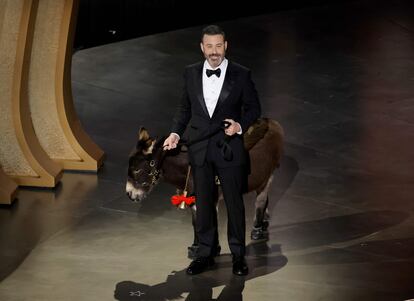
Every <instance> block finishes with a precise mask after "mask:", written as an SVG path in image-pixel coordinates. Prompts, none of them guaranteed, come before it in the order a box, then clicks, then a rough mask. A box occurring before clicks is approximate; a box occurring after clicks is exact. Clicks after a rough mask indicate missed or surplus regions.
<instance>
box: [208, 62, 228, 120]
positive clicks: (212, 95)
mask: <svg viewBox="0 0 414 301" xmlns="http://www.w3.org/2000/svg"><path fill="white" fill-rule="evenodd" d="M227 65H228V61H227V59H226V58H224V60H223V61H222V62H221V64H220V65H219V66H218V67H216V68H212V67H211V66H210V64H209V63H208V61H207V60H205V61H204V66H203V95H204V101H205V102H206V107H207V110H208V114H209V115H210V118H211V116H213V112H214V109H215V108H216V105H217V101H218V99H219V96H220V92H221V88H222V87H223V83H224V78H225V77H226V70H227ZM218 68H220V69H221V74H220V77H217V75H215V74H213V75H212V76H210V77H208V76H207V74H206V70H207V69H212V70H216V69H218Z"/></svg>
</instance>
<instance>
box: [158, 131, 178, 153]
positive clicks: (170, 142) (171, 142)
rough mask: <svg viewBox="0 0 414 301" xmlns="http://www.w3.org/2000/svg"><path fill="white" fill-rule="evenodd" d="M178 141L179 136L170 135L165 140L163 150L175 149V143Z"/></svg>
mask: <svg viewBox="0 0 414 301" xmlns="http://www.w3.org/2000/svg"><path fill="white" fill-rule="evenodd" d="M179 140H180V136H178V135H177V134H175V133H171V134H170V136H168V138H167V139H165V141H164V144H163V146H162V147H163V148H164V150H170V149H173V148H176V147H177V143H178V141H179Z"/></svg>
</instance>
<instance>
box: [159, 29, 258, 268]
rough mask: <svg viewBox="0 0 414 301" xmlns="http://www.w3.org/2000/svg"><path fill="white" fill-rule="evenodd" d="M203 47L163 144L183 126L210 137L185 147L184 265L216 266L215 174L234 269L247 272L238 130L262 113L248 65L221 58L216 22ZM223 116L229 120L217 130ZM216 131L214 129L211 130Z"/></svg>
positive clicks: (244, 156) (171, 143)
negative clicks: (192, 230) (189, 210)
mask: <svg viewBox="0 0 414 301" xmlns="http://www.w3.org/2000/svg"><path fill="white" fill-rule="evenodd" d="M200 46H201V51H202V52H203V54H204V57H205V61H204V62H199V63H196V64H193V65H189V66H187V67H186V68H185V73H184V80H185V87H184V93H183V97H182V100H181V103H180V105H179V106H178V108H177V112H176V114H175V117H174V120H173V126H172V130H171V134H170V135H169V137H168V138H167V139H166V140H165V141H164V148H165V149H172V148H175V147H176V146H177V143H178V141H179V139H180V136H182V134H183V133H184V131H185V129H186V128H187V125H188V124H189V125H190V127H189V129H188V136H189V140H190V141H191V140H193V141H194V140H196V139H197V138H201V137H208V138H207V139H205V140H202V141H200V142H197V143H194V144H193V145H191V146H190V147H189V159H190V164H191V166H192V170H193V180H194V186H195V195H196V206H197V210H196V212H197V213H196V214H197V216H196V231H197V235H198V239H199V249H198V256H197V258H196V259H195V260H194V261H193V262H191V264H190V265H189V267H188V268H187V273H188V274H190V275H194V274H198V273H201V272H203V271H204V270H206V269H207V268H209V267H210V266H212V265H214V258H213V257H214V253H215V247H217V244H218V235H217V216H216V209H215V205H214V194H215V189H216V188H215V176H216V175H217V176H218V178H219V180H220V184H221V188H222V191H223V196H224V200H225V203H226V207H227V212H228V223H227V238H228V243H229V247H230V250H231V253H232V255H233V273H234V274H236V275H246V274H247V273H248V267H247V264H246V261H245V258H244V256H245V244H246V243H245V231H246V225H245V210H244V203H243V192H244V190H245V189H246V185H247V173H248V163H249V158H248V156H249V155H248V152H247V151H246V150H245V148H244V144H243V136H242V133H243V132H245V131H246V130H247V129H248V127H249V126H250V125H251V124H252V123H253V122H254V121H255V120H256V119H257V118H259V117H260V114H261V108H260V102H259V99H258V96H257V91H256V89H255V87H254V83H253V81H252V80H251V76H250V70H249V69H247V68H246V67H243V66H241V65H239V64H237V63H235V62H232V61H229V60H227V59H226V58H225V52H226V49H227V41H226V38H225V33H224V32H223V30H222V29H221V28H220V27H218V26H217V25H210V26H207V27H205V28H204V29H203V31H202V36H201V43H200ZM223 121H227V122H228V123H229V124H230V125H229V126H228V127H227V128H226V129H224V130H219V131H217V129H218V128H220V126H221V124H222V122H223ZM214 132H216V134H214V135H211V134H212V133H214Z"/></svg>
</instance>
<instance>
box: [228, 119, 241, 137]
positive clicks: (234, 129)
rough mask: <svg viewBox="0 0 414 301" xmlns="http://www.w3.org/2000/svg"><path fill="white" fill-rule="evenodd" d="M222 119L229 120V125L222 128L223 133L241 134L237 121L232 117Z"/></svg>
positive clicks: (230, 134) (229, 134)
mask: <svg viewBox="0 0 414 301" xmlns="http://www.w3.org/2000/svg"><path fill="white" fill-rule="evenodd" d="M224 121H227V122H230V125H229V126H228V127H227V128H226V129H224V133H226V135H228V136H233V135H234V134H241V132H242V129H241V126H240V124H239V123H238V122H236V121H234V120H233V119H224Z"/></svg>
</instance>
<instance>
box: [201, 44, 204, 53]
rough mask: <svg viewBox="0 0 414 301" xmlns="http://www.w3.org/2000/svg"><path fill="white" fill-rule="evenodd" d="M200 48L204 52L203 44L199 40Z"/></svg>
mask: <svg viewBox="0 0 414 301" xmlns="http://www.w3.org/2000/svg"><path fill="white" fill-rule="evenodd" d="M200 48H201V51H202V52H203V53H204V45H203V42H200Z"/></svg>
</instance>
